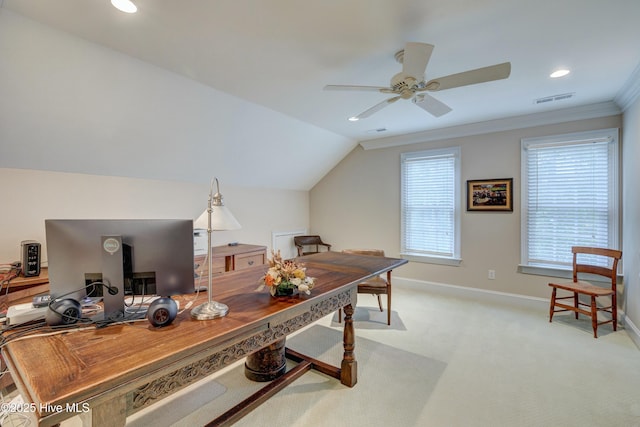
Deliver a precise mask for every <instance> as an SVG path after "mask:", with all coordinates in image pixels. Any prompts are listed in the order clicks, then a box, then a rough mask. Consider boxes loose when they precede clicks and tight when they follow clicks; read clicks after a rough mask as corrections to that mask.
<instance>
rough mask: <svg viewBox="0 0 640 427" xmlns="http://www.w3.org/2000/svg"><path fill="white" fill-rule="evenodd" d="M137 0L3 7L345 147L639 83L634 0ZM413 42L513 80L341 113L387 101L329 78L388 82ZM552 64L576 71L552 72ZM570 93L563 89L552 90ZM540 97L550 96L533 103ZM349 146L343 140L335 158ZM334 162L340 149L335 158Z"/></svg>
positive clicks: (577, 105) (1, 0) (446, 59)
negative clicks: (503, 70)
mask: <svg viewBox="0 0 640 427" xmlns="http://www.w3.org/2000/svg"><path fill="white" fill-rule="evenodd" d="M133 1H134V3H135V4H136V5H137V6H138V12H137V13H135V14H132V15H129V14H124V13H122V12H120V11H117V10H116V9H114V8H113V7H112V6H111V4H110V2H109V1H108V0H100V1H99V0H92V1H87V0H56V1H50V0H0V4H1V5H2V8H4V9H7V10H10V11H11V12H12V13H16V14H19V15H22V16H25V17H27V18H29V19H32V20H34V21H38V22H40V23H42V24H45V25H47V26H50V27H53V28H55V29H57V30H60V31H63V32H65V33H69V34H71V35H74V36H77V37H79V38H81V39H84V40H86V41H89V42H92V43H96V44H98V45H102V46H105V47H107V48H109V49H112V50H114V51H116V52H121V53H123V54H125V55H128V56H130V57H133V58H137V59H139V60H141V61H144V62H146V63H149V64H153V65H155V66H157V67H161V68H162V69H166V70H169V71H171V72H173V73H176V74H178V75H180V76H183V77H186V78H188V79H191V80H194V81H196V82H199V83H201V84H203V85H206V86H209V87H211V88H214V89H216V90H217V91H220V92H223V93H226V94H229V95H231V96H233V97H237V98H239V99H242V100H245V101H247V102H249V103H251V104H255V105H256V106H259V107H260V108H264V109H267V110H269V111H274V112H277V113H280V114H282V115H284V116H286V117H289V118H291V119H293V120H295V121H296V122H298V121H299V122H302V123H306V124H308V125H310V126H312V127H314V128H319V129H322V130H325V131H327V132H329V133H330V134H332V135H338V136H341V137H344V138H346V139H347V140H349V141H352V143H353V145H351V147H352V146H354V145H355V143H356V142H361V141H370V140H377V139H379V138H382V139H385V140H388V139H393V138H396V137H399V136H401V135H407V134H416V133H418V135H420V134H421V133H422V134H424V133H425V132H426V133H428V132H434V131H439V130H442V129H453V128H454V127H456V126H463V125H465V126H466V125H469V124H472V123H478V122H486V121H491V120H496V119H505V118H513V117H518V116H523V115H531V114H533V115H540V114H547V115H549V114H550V112H554V111H560V112H562V111H570V110H572V109H578V110H580V109H584V108H585V107H586V106H593V105H605V106H606V107H607V108H609V109H613V110H615V108H616V107H618V108H619V107H621V105H620V104H621V100H622V101H624V97H625V93H627V92H629V91H632V90H636V89H634V85H635V84H637V83H636V82H635V79H637V73H638V71H637V68H638V65H639V64H640V49H639V48H638V40H640V25H638V20H639V19H640V2H639V1H637V0H614V1H608V2H603V1H602V0H560V1H558V0H537V1H531V0H427V1H424V0H423V1H416V0H325V1H314V2H312V1H307V2H301V1H292V0H216V1H208V2H207V1H201V0H180V1H171V0H133ZM408 41H415V42H424V43H430V44H432V45H434V46H435V48H434V50H433V53H432V55H431V58H430V61H429V63H428V66H427V69H426V79H427V80H429V79H431V78H435V77H439V76H445V75H449V74H453V73H458V72H462V71H466V70H470V69H474V68H479V67H484V66H488V65H493V64H497V63H502V62H506V61H509V62H510V63H511V67H512V68H511V75H510V77H509V78H508V79H505V80H498V81H492V82H487V83H482V84H478V85H472V86H465V87H460V88H454V89H448V90H443V91H439V92H433V93H431V95H433V96H434V97H435V98H436V99H438V100H439V101H441V102H444V103H446V104H447V105H448V106H449V107H451V108H452V111H451V112H450V113H448V114H445V115H443V116H441V117H438V118H436V117H434V116H432V115H430V114H428V113H426V112H425V111H424V110H422V109H420V108H417V107H416V106H415V105H413V104H412V103H411V102H410V101H407V100H400V101H398V102H395V103H393V104H391V105H389V106H387V107H386V108H384V109H382V110H380V111H378V112H377V113H375V114H373V115H371V116H370V117H368V118H366V119H363V120H360V121H358V122H350V121H348V120H347V119H348V118H349V117H351V116H354V115H356V114H358V113H361V112H362V111H364V110H366V109H367V108H369V107H371V106H373V105H375V104H376V103H378V102H381V101H383V100H384V99H386V98H388V97H389V96H388V95H387V94H383V93H376V92H355V91H345V92H339V91H326V90H323V88H324V86H325V85H327V84H343V85H351V84H357V85H369V86H388V85H389V84H390V79H391V77H392V76H393V75H394V74H396V73H398V72H400V71H401V69H402V65H401V64H400V63H398V62H396V60H395V59H394V54H395V53H396V52H397V51H398V50H400V49H402V48H403V47H404V46H405V43H406V42H408ZM557 68H568V69H570V70H571V73H570V74H569V75H568V76H566V77H563V78H559V79H551V78H550V77H549V74H550V73H551V72H552V71H554V70H555V69H557ZM566 94H569V95H570V96H568V97H565V96H558V95H566ZM542 98H545V99H547V100H548V102H540V101H536V100H539V99H542ZM567 109H569V110H567ZM613 110H612V111H613ZM551 114H552V113H551ZM249 117H250V116H249ZM246 125H247V126H251V123H247V124H246ZM401 138H402V137H401ZM254 143H255V142H254ZM247 144H249V142H247ZM331 147H332V145H331V144H329V145H328V146H327V147H326V150H332V148H331ZM246 149H247V150H249V149H250V147H247V148H246ZM292 149H295V148H292ZM349 149H350V148H347V149H345V148H344V147H342V148H341V149H340V150H338V151H340V154H339V156H343V155H344V153H345V152H347V151H348V150H349ZM239 151H242V150H239ZM300 154H301V155H304V153H300ZM318 155H319V156H320V154H318ZM335 161H336V158H335V156H334V157H331V159H330V161H329V163H331V162H333V164H335ZM330 166H331V165H330V164H327V165H325V166H324V168H323V169H322V170H321V171H320V170H319V171H317V173H316V174H315V175H314V177H313V179H311V180H310V181H309V182H306V183H305V186H306V187H307V188H308V187H309V186H310V185H313V183H314V180H316V181H317V179H318V178H319V177H321V175H322V174H323V173H325V172H326V171H327V170H328V168H330Z"/></svg>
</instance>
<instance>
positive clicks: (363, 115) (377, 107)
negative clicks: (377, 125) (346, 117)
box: [355, 96, 401, 120]
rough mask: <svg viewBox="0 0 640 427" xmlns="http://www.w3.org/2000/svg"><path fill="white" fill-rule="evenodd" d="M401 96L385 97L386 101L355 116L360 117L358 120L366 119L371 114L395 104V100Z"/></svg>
mask: <svg viewBox="0 0 640 427" xmlns="http://www.w3.org/2000/svg"><path fill="white" fill-rule="evenodd" d="M400 98H401V97H400V96H394V97H393V98H388V99H385V100H384V101H382V102H379V103H377V104H376V105H374V106H373V107H371V108H369V109H368V110H365V111H363V112H362V113H360V114H358V115H357V116H355V118H356V119H358V120H359V119H365V118H367V117H369V116H370V115H372V114H373V113H376V112H378V111H380V110H382V109H383V108H384V107H386V106H387V105H389V104H393V103H394V102H396V101H397V100H398V99H400Z"/></svg>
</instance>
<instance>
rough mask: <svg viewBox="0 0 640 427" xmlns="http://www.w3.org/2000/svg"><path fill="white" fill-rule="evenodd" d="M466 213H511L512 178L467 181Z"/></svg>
mask: <svg viewBox="0 0 640 427" xmlns="http://www.w3.org/2000/svg"><path fill="white" fill-rule="evenodd" d="M467 211H489V212H496V211H498V212H500V211H507V212H513V178H503V179H476V180H469V181H467Z"/></svg>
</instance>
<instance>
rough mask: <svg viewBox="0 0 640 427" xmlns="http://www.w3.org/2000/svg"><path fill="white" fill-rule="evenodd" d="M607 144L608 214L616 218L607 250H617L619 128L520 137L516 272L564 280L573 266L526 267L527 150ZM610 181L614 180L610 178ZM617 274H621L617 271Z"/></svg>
mask: <svg viewBox="0 0 640 427" xmlns="http://www.w3.org/2000/svg"><path fill="white" fill-rule="evenodd" d="M588 141H593V142H598V141H602V142H609V146H608V151H609V158H608V161H609V166H610V168H611V175H612V176H610V177H609V178H610V180H609V183H608V184H609V194H612V195H613V197H612V198H611V199H610V200H609V211H611V212H614V214H615V217H614V218H609V226H610V231H609V236H608V240H609V245H608V246H609V247H615V248H619V247H621V245H622V236H621V234H620V229H621V222H622V217H621V216H622V209H621V206H620V202H621V194H620V188H621V184H620V180H621V179H622V174H621V166H620V142H619V129H618V128H608V129H597V130H591V131H584V132H573V133H567V134H561V135H551V136H545V137H535V138H523V139H522V140H521V150H520V153H521V157H520V165H521V168H520V182H521V184H520V193H521V194H520V211H521V215H520V244H521V249H520V264H519V266H518V271H519V272H520V273H524V274H536V275H542V276H550V275H554V276H558V277H564V276H566V275H567V274H569V277H570V275H571V271H572V267H571V266H558V267H553V266H538V265H531V264H528V262H527V260H528V258H529V254H528V233H529V230H528V222H527V218H528V215H527V214H528V188H529V186H528V180H527V174H528V156H527V150H528V148H529V147H531V146H538V147H540V146H544V145H551V146H560V145H569V144H574V143H578V142H588ZM611 178H613V179H611ZM619 267H620V268H621V263H619ZM619 271H621V270H620V269H619Z"/></svg>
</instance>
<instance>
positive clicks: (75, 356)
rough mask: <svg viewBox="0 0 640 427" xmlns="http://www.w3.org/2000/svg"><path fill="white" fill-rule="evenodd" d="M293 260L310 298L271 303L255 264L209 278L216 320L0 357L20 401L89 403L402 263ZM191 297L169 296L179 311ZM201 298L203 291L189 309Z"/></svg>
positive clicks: (120, 328)
mask: <svg viewBox="0 0 640 427" xmlns="http://www.w3.org/2000/svg"><path fill="white" fill-rule="evenodd" d="M300 260H301V261H303V262H304V264H305V265H306V267H307V274H308V275H309V276H311V277H314V278H316V285H315V286H314V288H313V290H312V293H311V295H299V296H295V297H293V298H290V299H277V298H273V297H271V296H270V294H269V292H268V291H267V290H266V289H264V290H262V291H256V289H257V287H258V286H259V284H260V279H261V277H262V276H263V274H264V272H265V271H266V269H267V268H268V265H261V266H257V267H253V268H249V269H246V270H241V271H238V272H233V273H229V274H225V275H223V276H218V277H215V278H214V281H213V299H214V300H216V301H219V302H222V303H224V304H227V305H228V306H229V314H228V315H227V316H225V317H223V318H218V319H213V320H205V321H203V320H193V319H192V318H191V316H190V309H187V310H184V311H183V312H182V313H180V314H179V315H178V316H177V318H176V319H175V320H174V322H173V323H172V324H171V325H169V326H167V327H165V328H153V327H152V326H151V325H150V324H149V323H148V322H146V321H144V322H135V323H132V324H119V325H111V326H108V327H105V328H101V329H95V328H89V329H87V330H82V331H76V332H71V331H69V332H65V333H61V334H56V335H50V336H40V337H35V338H27V339H23V340H15V341H10V342H9V343H7V345H6V346H5V347H4V348H3V349H2V352H3V355H4V357H5V359H6V360H7V364H8V365H9V367H10V369H11V373H12V375H13V377H14V380H15V381H16V384H17V385H18V388H19V389H20V391H21V392H22V394H23V395H24V397H25V400H27V402H33V403H36V404H40V403H49V404H53V405H55V404H58V403H62V404H64V403H66V402H82V401H86V400H91V399H96V398H99V396H100V394H102V393H104V392H106V391H108V390H112V389H113V388H117V387H121V386H123V385H124V384H127V383H130V382H135V381H136V380H137V379H138V378H140V377H142V376H144V375H147V374H150V373H152V372H154V371H156V370H158V369H161V367H163V366H166V365H168V364H171V363H173V362H176V361H179V360H183V359H185V358H189V357H194V355H196V354H198V353H199V352H201V351H203V350H205V349H207V348H211V347H215V346H216V345H220V344H222V343H225V342H228V341H229V340H233V339H236V338H238V337H244V336H247V335H248V334H250V333H251V332H252V331H256V330H259V329H261V328H262V329H265V328H268V327H269V326H268V325H269V322H273V321H277V320H278V316H281V315H282V314H283V312H285V311H290V310H297V309H300V311H303V310H304V309H306V307H308V306H309V305H311V304H313V303H314V301H319V300H321V299H322V298H326V297H327V296H328V295H330V294H335V293H337V292H339V291H341V290H344V289H345V287H350V286H357V283H358V282H359V281H361V280H363V279H365V278H368V277H372V276H375V275H378V274H381V273H383V272H385V271H388V270H391V269H394V268H397V267H399V266H401V265H403V264H405V263H406V262H407V261H406V260H402V259H395V258H386V257H373V256H359V255H347V254H342V253H339V252H323V253H319V254H314V255H309V256H305V257H302V258H300ZM194 297H195V294H193V295H184V296H180V297H179V298H177V299H179V301H180V307H181V309H182V308H183V307H185V304H186V303H188V302H189V301H191V300H193V299H194ZM206 300H207V294H206V292H203V293H201V294H200V295H199V297H198V299H197V301H195V302H194V303H193V305H192V307H191V308H193V307H195V306H196V305H197V304H200V303H202V302H206Z"/></svg>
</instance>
